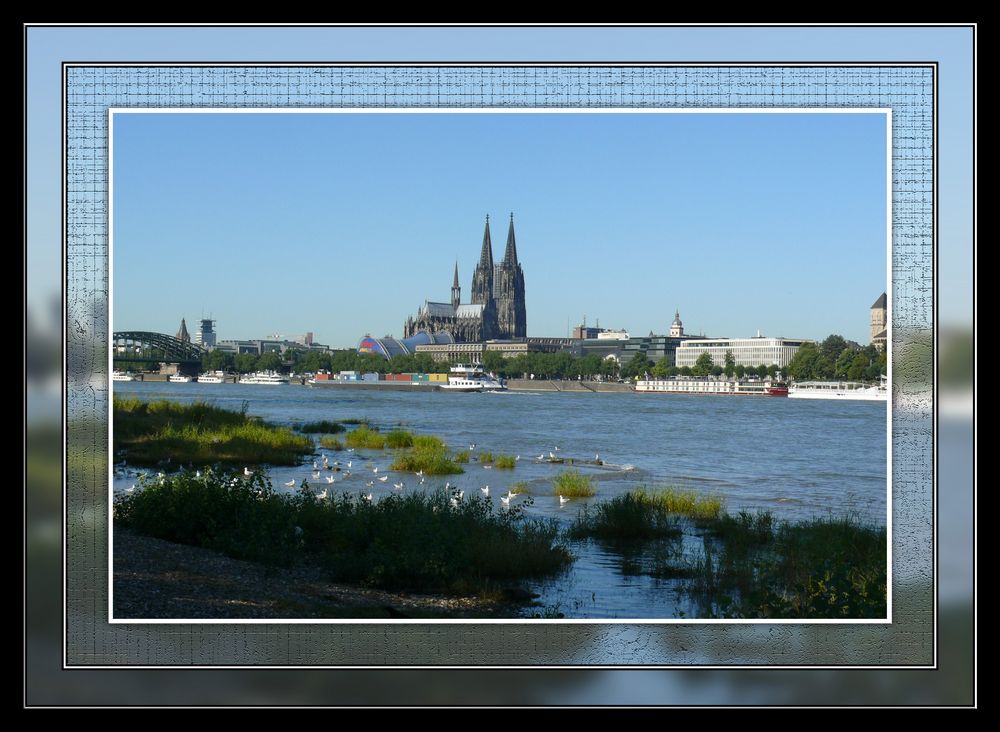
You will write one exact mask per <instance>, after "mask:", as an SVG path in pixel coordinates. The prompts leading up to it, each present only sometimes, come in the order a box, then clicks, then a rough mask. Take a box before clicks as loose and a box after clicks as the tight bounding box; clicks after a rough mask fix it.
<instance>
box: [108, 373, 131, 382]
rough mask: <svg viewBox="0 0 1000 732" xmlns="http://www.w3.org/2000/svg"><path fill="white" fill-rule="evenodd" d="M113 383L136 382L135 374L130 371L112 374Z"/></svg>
mask: <svg viewBox="0 0 1000 732" xmlns="http://www.w3.org/2000/svg"><path fill="white" fill-rule="evenodd" d="M111 380H112V381H135V374H133V373H131V372H130V371H114V372H112V373H111Z"/></svg>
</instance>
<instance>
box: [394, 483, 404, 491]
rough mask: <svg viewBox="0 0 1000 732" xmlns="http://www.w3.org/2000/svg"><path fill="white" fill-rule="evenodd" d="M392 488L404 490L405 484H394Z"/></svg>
mask: <svg viewBox="0 0 1000 732" xmlns="http://www.w3.org/2000/svg"><path fill="white" fill-rule="evenodd" d="M392 487H393V488H395V489H397V490H403V484H402V482H400V483H393V484H392Z"/></svg>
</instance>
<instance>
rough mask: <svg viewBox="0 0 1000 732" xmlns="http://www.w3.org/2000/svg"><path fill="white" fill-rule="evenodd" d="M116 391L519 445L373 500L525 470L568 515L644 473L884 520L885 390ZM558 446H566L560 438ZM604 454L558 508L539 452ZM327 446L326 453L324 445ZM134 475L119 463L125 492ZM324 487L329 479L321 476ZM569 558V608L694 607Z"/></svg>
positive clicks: (645, 479) (481, 445)
mask: <svg viewBox="0 0 1000 732" xmlns="http://www.w3.org/2000/svg"><path fill="white" fill-rule="evenodd" d="M114 390H115V392H116V393H117V394H129V395H135V396H140V397H142V398H149V399H159V398H167V399H174V400H177V401H181V402H190V401H195V400H199V399H200V400H208V401H211V402H213V403H215V404H217V405H218V406H220V407H224V408H229V409H236V410H238V409H240V408H241V406H242V405H243V403H244V402H247V403H248V411H249V413H250V414H254V415H259V416H261V417H263V418H264V419H266V420H268V421H270V422H273V423H277V424H287V425H292V424H296V423H303V422H310V421H316V420H320V419H330V420H338V419H349V418H362V417H363V418H367V419H369V420H370V421H372V422H373V423H375V424H377V425H379V426H381V427H389V426H393V425H403V426H405V427H406V428H407V429H411V430H413V431H415V432H421V433H430V434H435V435H439V436H441V437H443V438H444V439H445V441H446V442H447V443H448V444H449V445H450V446H452V447H454V448H459V447H468V446H469V445H471V444H475V445H476V451H477V452H478V451H481V450H489V451H492V452H494V453H507V454H515V455H520V456H521V459H520V461H519V462H518V465H517V468H516V469H515V470H512V471H510V470H497V469H492V470H487V469H484V468H483V467H482V466H481V465H478V464H476V463H475V462H472V463H470V464H469V465H467V466H466V472H465V474H463V475H458V476H448V477H447V478H440V479H438V478H428V479H427V481H426V483H425V485H423V486H418V485H417V480H418V479H416V478H415V477H414V476H412V475H403V474H393V477H392V479H391V480H389V481H387V482H386V483H380V482H378V481H376V482H375V487H374V488H373V489H371V490H372V491H373V493H374V495H375V499H376V500H377V499H378V498H379V497H380V496H381V495H386V494H388V493H390V492H392V490H393V489H392V488H391V483H393V482H399V480H400V479H402V481H403V482H404V483H405V484H406V488H404V490H426V489H429V488H431V489H432V488H434V487H437V486H443V485H444V483H445V480H448V481H450V482H451V483H452V484H454V485H457V486H459V487H461V488H463V489H464V490H465V491H466V493H467V494H470V495H471V494H472V492H473V491H475V492H476V493H477V494H478V493H479V488H480V487H481V486H484V485H489V486H490V495H491V499H492V500H494V501H497V503H498V505H499V498H498V496H499V495H500V494H501V493H502V492H503V491H504V490H505V487H506V486H507V485H508V484H510V483H512V482H514V481H518V480H527V481H530V482H531V483H532V492H533V493H534V498H533V501H534V502H533V505H531V506H530V507H529V508H528V509H527V511H528V513H529V514H531V515H535V516H542V517H548V518H554V519H556V520H557V521H559V522H561V523H563V524H568V523H569V522H571V521H572V519H573V518H574V517H575V515H576V513H577V511H579V509H580V507H581V506H583V505H585V504H586V503H588V502H590V503H593V502H596V501H600V500H602V499H607V498H610V497H613V496H615V495H617V494H619V493H622V492H624V491H627V490H628V489H629V488H632V487H635V486H637V485H643V484H645V485H648V486H664V485H676V486H682V487H686V488H694V489H697V490H700V491H705V492H709V493H712V494H716V495H719V496H721V497H723V498H724V499H725V501H726V507H727V509H728V510H729V511H730V512H734V511H737V510H740V509H742V508H748V509H765V510H769V511H772V512H773V513H774V514H775V515H776V516H777V517H779V518H784V519H790V520H798V519H808V518H812V517H825V516H829V515H834V516H840V515H843V514H845V513H848V512H850V513H853V514H856V515H858V516H859V517H860V518H862V519H863V520H866V521H870V522H873V523H878V524H883V525H884V524H885V522H886V492H887V484H886V421H887V410H886V405H885V404H884V403H878V402H833V401H823V400H817V401H813V400H798V399H782V398H765V397H742V398H741V397H731V396H708V395H653V394H649V395H640V394H633V393H624V394H593V393H582V394H575V393H529V392H506V393H500V394H455V393H446V392H430V393H413V394H411V393H405V392H394V391H367V390H366V391H354V390H348V389H341V388H336V387H326V388H322V387H317V388H312V387H304V386H297V385H281V386H255V385H239V384H198V383H191V384H170V383H163V382H157V383H154V382H147V383H143V382H118V383H115V384H114ZM557 447H558V448H559V449H558V451H556V448H557ZM550 451H552V452H555V454H557V455H559V456H560V457H564V458H575V459H578V460H589V461H592V460H594V458H595V456H597V455H599V456H600V459H601V460H602V461H604V463H605V465H604V466H602V467H596V466H580V469H581V470H584V471H587V472H591V473H592V474H593V475H594V476H595V477H596V478H597V487H598V493H597V495H596V496H595V497H594V498H590V499H574V500H572V501H570V502H569V503H567V504H566V505H565V506H562V507H560V505H559V500H558V498H556V497H554V496H550V495H546V494H547V493H548V491H549V489H550V481H551V478H552V477H553V476H554V475H556V474H557V473H558V472H559V471H560V470H563V469H564V466H561V465H552V464H548V463H544V462H539V461H537V460H536V458H537V457H538V456H539V455H544V456H546V457H548V454H549V452H550ZM318 452H319V453H322V452H325V451H322V450H320V451H318ZM329 454H330V460H331V461H332V460H334V459H336V458H335V457H334V456H335V455H336V456H337V457H339V459H340V460H341V461H345V460H347V459H353V460H357V461H358V463H357V465H358V466H360V464H361V463H362V462H365V463H366V462H368V460H369V459H373V460H374V462H375V463H376V464H378V465H380V466H382V468H383V469H384V468H386V467H387V466H388V464H389V462H390V458H389V456H388V454H384V453H380V452H368V453H364V454H361V453H360V451H359V453H355V454H350V455H349V454H347V453H332V452H331V453H329ZM313 459H314V458H309V459H308V460H307V461H306V462H304V463H303V465H302V466H301V467H296V468H289V467H274V468H271V469H270V473H271V479H272V482H273V483H274V485H275V486H276V487H277V488H278V490H291V489H286V488H284V486H283V485H282V484H283V483H284V482H287V481H289V480H292V479H294V480H296V483H299V482H301V480H302V479H303V478H306V479H311V476H310V473H311V470H312V467H311V466H312V460H313ZM352 472H354V475H352V477H351V478H349V479H348V480H346V481H341V480H338V482H337V483H336V484H335V486H336V487H337V488H338V489H340V488H341V486H342V487H343V490H346V491H351V492H355V493H356V492H359V491H361V490H362V489H364V490H365V491H367V490H369V489H368V488H366V487H365V481H367V480H370V479H371V478H370V476H371V474H370V473H367V472H364V473H358V472H357V466H356V467H355V468H354V470H352ZM134 482H135V476H134V474H129V473H126V474H119V475H117V476H116V478H115V485H114V487H115V490H122V489H124V488H125V487H127V486H128V485H131V484H132V483H134ZM321 485H322V486H323V487H326V485H325V483H321ZM517 500H522V499H519V498H517V499H515V501H517ZM571 549H572V551H573V553H574V554H575V555H576V556H577V560H576V562H575V563H574V565H573V568H572V569H571V570H570V571H569V572H568V573H567V574H566V575H565V576H563V577H560V578H558V579H555V580H550V581H546V582H540V583H535V585H534V589H535V590H536V591H538V592H541V594H542V597H541V598H540V602H541V603H542V604H543V605H544V606H546V607H548V608H549V609H550V610H551V611H552V612H560V613H563V614H564V615H565V616H566V617H619V618H658V617H668V618H669V617H677V616H679V614H680V613H688V614H689V615H690V611H691V609H690V608H689V607H687V605H685V603H684V600H683V597H682V596H681V595H680V593H679V592H678V587H677V583H676V581H671V580H657V579H653V578H650V577H646V576H630V575H627V574H623V572H622V557H621V556H620V555H618V554H616V553H614V552H610V551H607V550H605V549H602V548H601V547H600V546H598V545H596V544H594V543H592V542H575V543H573V544H572V546H571Z"/></svg>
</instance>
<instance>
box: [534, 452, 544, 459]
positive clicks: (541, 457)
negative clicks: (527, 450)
mask: <svg viewBox="0 0 1000 732" xmlns="http://www.w3.org/2000/svg"><path fill="white" fill-rule="evenodd" d="M544 459H545V453H544V452H543V453H542V454H541V455H539V456H538V457H537V458H535V460H544Z"/></svg>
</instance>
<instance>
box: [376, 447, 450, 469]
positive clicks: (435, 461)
mask: <svg viewBox="0 0 1000 732" xmlns="http://www.w3.org/2000/svg"><path fill="white" fill-rule="evenodd" d="M389 469H390V470H400V471H409V472H412V473H416V472H417V471H423V472H424V474H425V475H456V474H458V473H464V472H465V470H464V469H463V468H462V466H461V465H459V464H458V463H456V462H455V461H454V460H452V459H451V458H449V457H448V453H447V451H445V450H444V449H443V448H440V449H439V448H433V447H430V448H428V447H414V448H412V449H410V450H406V451H404V452H400V453H399V454H398V455H396V459H395V460H393V461H392V465H390V466H389Z"/></svg>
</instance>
